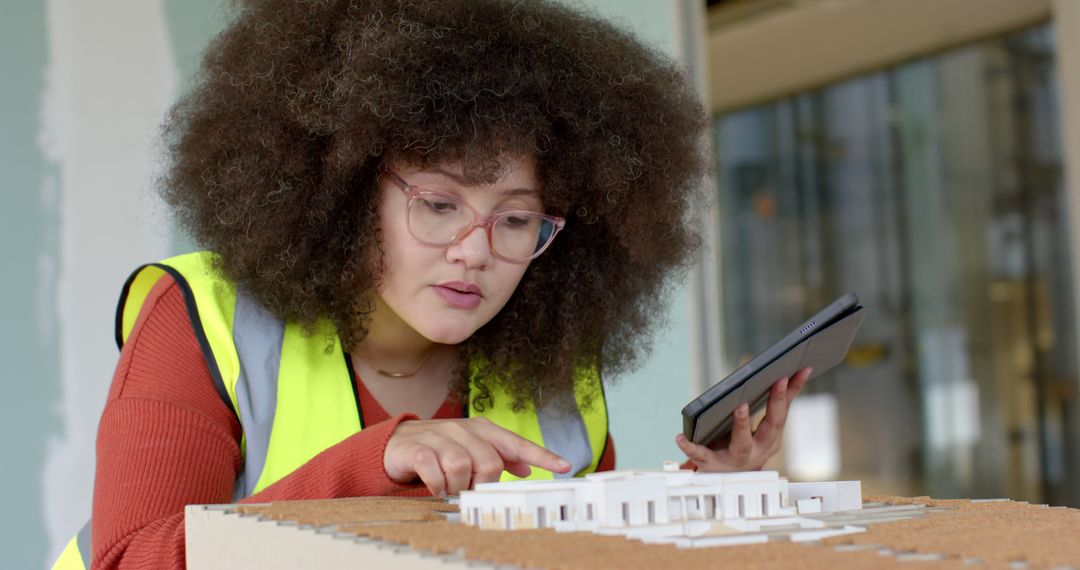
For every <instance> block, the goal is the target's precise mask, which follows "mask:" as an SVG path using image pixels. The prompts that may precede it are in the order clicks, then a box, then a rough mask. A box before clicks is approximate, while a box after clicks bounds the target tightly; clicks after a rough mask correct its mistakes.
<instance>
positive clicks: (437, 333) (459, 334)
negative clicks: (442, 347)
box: [422, 327, 476, 344]
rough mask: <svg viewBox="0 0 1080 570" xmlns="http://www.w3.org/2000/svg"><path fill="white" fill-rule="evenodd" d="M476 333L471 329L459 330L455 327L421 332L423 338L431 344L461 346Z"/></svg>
mask: <svg viewBox="0 0 1080 570" xmlns="http://www.w3.org/2000/svg"><path fill="white" fill-rule="evenodd" d="M474 332H476V331H475V330H473V329H467V330H466V329H461V328H456V327H449V328H441V327H440V328H433V329H431V330H429V331H423V332H422V334H424V336H425V337H427V339H428V340H430V341H431V342H436V343H439V344H461V343H463V342H465V341H466V340H468V339H469V337H470V336H472V334H473V333H474Z"/></svg>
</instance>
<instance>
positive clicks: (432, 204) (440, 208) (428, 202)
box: [420, 198, 457, 213]
mask: <svg viewBox="0 0 1080 570" xmlns="http://www.w3.org/2000/svg"><path fill="white" fill-rule="evenodd" d="M420 201H421V202H422V203H423V205H424V207H425V208H427V209H428V210H431V211H433V212H440V213H441V212H453V211H456V210H457V204H455V203H453V202H450V201H448V200H440V199H438V198H424V199H422V200H420Z"/></svg>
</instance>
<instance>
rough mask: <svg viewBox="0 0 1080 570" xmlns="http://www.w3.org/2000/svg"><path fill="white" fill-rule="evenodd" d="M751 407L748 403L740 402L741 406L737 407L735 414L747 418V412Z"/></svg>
mask: <svg viewBox="0 0 1080 570" xmlns="http://www.w3.org/2000/svg"><path fill="white" fill-rule="evenodd" d="M749 409H750V406H748V405H747V404H739V407H738V408H735V415H737V416H739V417H740V418H745V417H746V414H747V413H748V412H749Z"/></svg>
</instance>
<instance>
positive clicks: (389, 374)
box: [375, 348, 435, 378]
mask: <svg viewBox="0 0 1080 570" xmlns="http://www.w3.org/2000/svg"><path fill="white" fill-rule="evenodd" d="M434 353H435V349H434V348H432V349H431V350H429V351H428V353H427V354H426V355H424V358H423V360H421V361H420V364H417V365H416V368H413V369H412V370H410V371H408V372H390V371H388V370H383V369H382V368H377V367H376V368H375V372H378V373H379V374H382V375H383V376H386V377H388V378H408V377H409V376H412V375H413V374H416V373H417V372H420V369H421V368H423V367H424V365H425V364H427V361H428V359H429V358H431V355H432V354H434Z"/></svg>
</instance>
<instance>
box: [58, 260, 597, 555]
mask: <svg viewBox="0 0 1080 570" xmlns="http://www.w3.org/2000/svg"><path fill="white" fill-rule="evenodd" d="M213 262H214V254H211V253H208V252H198V253H190V254H186V255H181V256H177V257H173V258H171V259H167V260H165V261H162V262H160V263H154V264H149V265H144V266H142V267H140V268H138V269H136V270H135V272H134V273H132V275H131V277H130V278H128V280H127V283H125V285H124V289H123V292H122V293H121V296H120V303H119V305H118V308H117V314H116V341H117V344H118V345H119V346H121V347H122V346H123V344H124V342H125V341H126V340H127V338H128V336H129V335H130V334H131V331H132V329H133V328H134V326H135V320H136V318H137V317H138V315H139V311H140V309H141V308H142V305H143V302H144V301H145V300H146V297H147V295H148V294H149V293H150V290H151V289H152V288H153V287H154V285H155V284H156V283H157V282H158V280H159V279H161V278H162V277H163V276H164V275H166V274H168V275H170V276H171V277H172V278H173V279H174V280H175V281H176V283H177V284H178V285H179V286H180V288H181V290H182V291H183V294H184V298H185V301H186V305H187V309H188V314H189V316H190V318H191V322H192V325H193V328H194V330H195V335H196V338H197V339H198V341H199V345H200V346H201V347H202V351H203V355H204V356H205V358H206V364H207V366H208V367H209V369H210V375H211V377H212V378H213V380H214V384H215V386H216V388H217V390H218V393H219V395H220V396H221V398H222V401H224V402H225V404H226V405H227V406H229V408H230V409H232V410H233V412H235V413H236V415H237V417H238V418H239V420H240V424H241V426H242V427H243V439H242V441H241V452H242V454H243V456H244V467H243V471H242V472H241V473H240V475H239V476H238V478H237V480H236V486H235V489H234V493H233V495H234V499H236V500H239V499H242V498H244V497H247V496H250V495H253V494H255V493H258V492H259V491H261V490H263V489H265V488H266V487H268V486H270V485H272V484H273V483H274V482H276V481H278V480H279V479H281V478H282V477H284V476H286V475H288V474H289V473H292V472H293V470H295V469H296V468H298V467H300V466H301V465H303V464H304V463H307V462H308V461H309V460H310V459H311V458H312V457H314V456H315V455H318V454H319V453H320V452H322V451H323V450H325V449H327V448H329V447H331V446H333V445H335V444H337V443H338V442H340V441H342V440H344V439H345V438H347V437H349V436H351V435H353V434H355V433H357V432H358V431H360V430H361V429H363V427H364V426H363V414H362V412H361V410H360V402H359V399H358V397H357V394H356V383H355V381H354V378H355V375H354V374H353V371H352V365H351V362H350V359H349V357H348V354H346V353H345V351H344V350H343V349H342V346H341V341H340V340H339V339H338V337H337V335H336V334H335V333H334V329H333V326H332V325H331V324H330V323H329V322H320V323H317V324H316V325H315V331H314V334H305V332H304V330H303V327H302V326H301V325H298V324H296V323H288V322H284V321H282V320H280V319H278V318H277V317H275V316H273V315H272V314H271V313H270V312H268V311H267V310H266V309H264V308H263V307H262V306H261V305H259V304H258V303H256V302H255V301H254V300H253V299H252V298H251V297H250V296H248V295H246V294H245V293H244V292H243V290H240V291H237V287H236V285H235V284H234V283H231V282H229V281H227V280H225V279H224V278H222V277H221V276H220V275H218V273H217V272H216V271H215V270H214V269H213ZM575 386H576V388H575V399H576V400H577V402H578V406H577V409H576V411H575V412H566V411H560V410H565V409H566V408H573V406H561V407H560V406H552V407H551V408H550V409H545V408H541V409H539V410H537V409H536V408H535V407H534V406H528V407H526V408H525V409H524V410H522V411H519V412H515V411H513V409H512V408H511V403H512V400H511V398H509V396H508V395H507V394H506V393H505V392H504V391H502V390H500V389H498V388H497V387H495V386H490V387H489V388H490V394H491V397H492V400H491V402H492V405H490V406H486V407H485V409H484V410H478V409H476V408H475V407H474V406H473V398H472V397H471V396H472V395H470V397H469V410H468V414H469V416H470V417H486V418H488V419H489V420H491V421H492V422H494V423H495V424H496V425H499V426H501V427H503V428H505V429H507V430H510V431H512V432H514V433H516V434H518V435H520V436H522V437H524V438H526V439H528V440H530V441H532V442H534V443H536V444H537V445H541V446H544V447H546V448H548V449H550V450H552V451H554V452H555V453H558V454H559V455H561V456H563V457H564V458H566V460H567V461H569V462H570V463H571V465H572V466H573V468H572V469H571V471H570V473H568V474H566V475H555V474H553V473H552V472H551V471H548V470H545V469H540V468H533V470H532V474H531V475H530V476H529V479H552V478H554V477H569V476H573V475H576V476H583V475H585V474H586V473H591V472H593V471H595V470H596V466H597V464H598V463H599V461H600V457H601V456H602V455H603V453H604V446H605V445H606V443H607V436H608V427H607V405H606V402H605V401H604V394H603V387H602V385H601V383H600V377H599V374H597V373H596V371H595V370H587V371H582V372H580V373H579V374H578V375H577V378H576V379H575ZM588 396H591V397H592V400H593V404H592V405H591V406H589V407H587V408H586V407H585V406H583V405H582V400H583V398H585V397H588ZM515 479H518V478H517V477H515V476H514V475H511V474H510V473H507V472H503V475H502V480H503V481H507V480H515ZM89 531H90V524H89V523H87V525H86V526H85V527H84V528H83V530H82V531H80V532H79V534H78V535H77V536H75V537H74V538H72V539H71V541H70V542H69V543H68V545H67V547H66V548H65V549H64V551H63V553H61V555H60V558H59V559H58V560H57V562H56V564H55V565H54V566H53V569H54V570H57V569H59V570H68V569H80V570H82V569H85V568H86V567H87V564H86V563H87V562H89V561H90V560H91V559H92V557H91V554H90V553H91V551H90V532H89Z"/></svg>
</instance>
